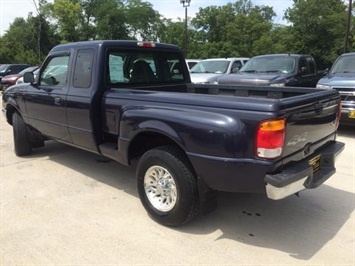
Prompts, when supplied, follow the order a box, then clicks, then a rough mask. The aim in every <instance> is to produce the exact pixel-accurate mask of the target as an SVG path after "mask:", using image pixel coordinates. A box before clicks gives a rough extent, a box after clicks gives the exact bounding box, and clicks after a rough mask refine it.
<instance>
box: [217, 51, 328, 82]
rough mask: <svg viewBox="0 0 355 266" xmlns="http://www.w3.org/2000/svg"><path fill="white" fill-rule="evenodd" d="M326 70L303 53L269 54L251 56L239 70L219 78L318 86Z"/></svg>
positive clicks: (223, 80) (223, 79)
mask: <svg viewBox="0 0 355 266" xmlns="http://www.w3.org/2000/svg"><path fill="white" fill-rule="evenodd" d="M325 74H326V72H319V71H318V70H317V64H316V62H315V60H314V58H313V57H312V56H310V55H303V54H269V55H258V56H254V57H253V58H251V59H250V60H249V61H248V62H247V63H246V64H245V65H244V66H243V67H242V68H241V69H240V70H239V72H238V73H237V74H231V75H226V76H223V77H221V78H219V79H218V83H219V84H226V85H252V86H255V85H256V86H274V87H288V86H292V87H313V88H315V87H316V85H317V82H318V80H320V79H321V78H322V77H323V76H324V75H325Z"/></svg>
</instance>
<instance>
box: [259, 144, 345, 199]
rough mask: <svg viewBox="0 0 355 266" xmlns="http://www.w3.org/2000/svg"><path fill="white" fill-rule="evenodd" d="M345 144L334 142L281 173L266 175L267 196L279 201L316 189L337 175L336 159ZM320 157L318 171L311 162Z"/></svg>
mask: <svg viewBox="0 0 355 266" xmlns="http://www.w3.org/2000/svg"><path fill="white" fill-rule="evenodd" d="M344 146H345V145H344V143H342V142H337V141H335V142H333V143H332V144H330V145H328V146H326V147H325V148H323V149H321V150H319V151H318V152H317V153H315V154H313V155H312V156H311V157H309V158H307V159H305V160H302V161H300V162H298V163H296V164H295V165H292V166H290V167H287V168H285V169H283V170H282V171H281V172H280V173H277V174H274V175H270V174H268V175H266V177H265V182H266V194H267V196H268V198H270V199H274V200H278V199H282V198H285V197H287V196H290V195H292V194H295V193H297V192H299V191H301V190H303V189H310V188H316V187H318V186H320V185H321V184H323V183H324V182H325V181H326V180H327V179H328V178H329V177H331V176H332V175H333V174H334V173H335V158H336V157H337V156H338V155H339V153H340V152H341V151H342V150H343V149H344ZM318 156H320V160H319V164H318V165H317V171H315V172H314V171H313V166H311V165H310V163H309V161H310V160H311V159H313V158H316V157H318Z"/></svg>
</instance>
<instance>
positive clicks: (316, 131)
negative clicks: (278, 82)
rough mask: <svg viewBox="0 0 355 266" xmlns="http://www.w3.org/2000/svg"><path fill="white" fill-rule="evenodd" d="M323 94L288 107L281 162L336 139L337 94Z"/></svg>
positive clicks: (301, 155) (304, 154)
mask: <svg viewBox="0 0 355 266" xmlns="http://www.w3.org/2000/svg"><path fill="white" fill-rule="evenodd" d="M322 97H323V99H322V98H319V97H317V98H316V99H313V100H312V99H308V100H309V101H308V103H307V104H304V105H303V106H299V107H294V108H288V109H287V114H286V123H287V126H286V135H285V141H284V150H283V164H286V163H288V162H290V161H299V160H301V159H303V158H306V157H308V156H310V155H312V154H313V153H314V152H315V151H316V149H318V148H319V147H321V146H322V145H324V144H325V143H327V142H329V141H331V140H334V139H335V132H336V130H337V127H338V119H339V116H338V114H339V103H340V97H339V95H332V96H331V97H330V96H329V95H323V96H322ZM312 98H313V97H312Z"/></svg>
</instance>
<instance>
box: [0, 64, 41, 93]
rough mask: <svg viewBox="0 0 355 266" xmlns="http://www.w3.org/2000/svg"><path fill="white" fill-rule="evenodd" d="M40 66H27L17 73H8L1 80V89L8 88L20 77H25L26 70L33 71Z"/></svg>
mask: <svg viewBox="0 0 355 266" xmlns="http://www.w3.org/2000/svg"><path fill="white" fill-rule="evenodd" d="M38 68H39V66H31V67H27V68H25V69H24V70H22V71H21V72H19V73H17V74H12V75H7V76H5V77H3V78H2V79H1V81H0V90H6V89H7V88H8V87H10V86H12V85H14V84H16V82H17V80H18V79H19V78H21V77H23V75H24V74H25V73H26V72H33V71H35V70H36V69H38Z"/></svg>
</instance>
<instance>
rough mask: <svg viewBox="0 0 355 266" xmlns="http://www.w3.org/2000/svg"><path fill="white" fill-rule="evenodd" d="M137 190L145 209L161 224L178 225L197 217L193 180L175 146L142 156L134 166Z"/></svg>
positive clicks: (196, 193) (197, 203) (194, 182)
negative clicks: (135, 168) (135, 167)
mask: <svg viewBox="0 0 355 266" xmlns="http://www.w3.org/2000/svg"><path fill="white" fill-rule="evenodd" d="M137 188H138V193H139V197H140V200H141V202H142V204H143V206H144V208H145V209H146V211H147V212H148V214H149V215H150V216H151V217H152V218H153V219H154V220H155V221H157V222H158V223H160V224H163V225H167V226H180V225H183V224H185V223H187V222H189V221H191V220H192V219H193V218H194V217H195V216H196V215H197V214H198V210H199V200H198V191H197V183H196V177H195V175H194V174H193V172H192V171H191V170H190V167H189V164H188V162H187V159H186V157H185V155H184V154H183V153H182V152H181V151H180V150H178V149H176V148H174V147H170V146H164V147H158V148H154V149H151V150H149V151H147V152H146V153H144V155H143V156H142V157H141V159H140V160H139V163H138V167H137Z"/></svg>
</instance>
